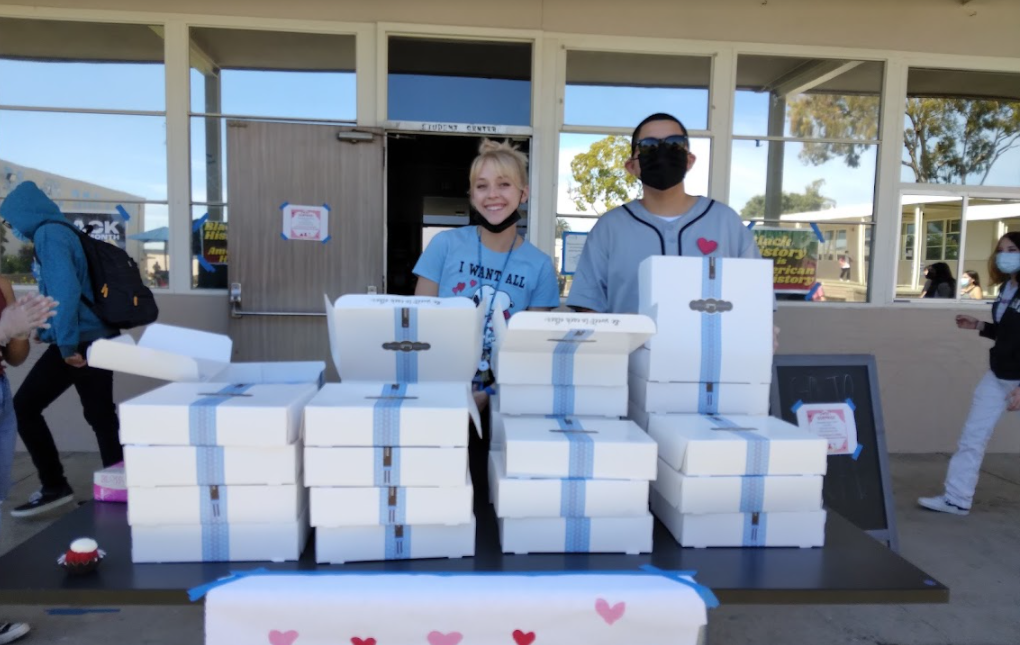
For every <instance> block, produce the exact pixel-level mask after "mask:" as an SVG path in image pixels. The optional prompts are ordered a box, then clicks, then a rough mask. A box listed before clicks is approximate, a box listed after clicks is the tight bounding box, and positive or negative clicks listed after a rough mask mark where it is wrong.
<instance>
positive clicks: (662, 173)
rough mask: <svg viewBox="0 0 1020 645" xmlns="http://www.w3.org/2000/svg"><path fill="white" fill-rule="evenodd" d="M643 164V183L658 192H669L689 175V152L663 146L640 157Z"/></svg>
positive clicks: (644, 152) (639, 159) (641, 154)
mask: <svg viewBox="0 0 1020 645" xmlns="http://www.w3.org/2000/svg"><path fill="white" fill-rule="evenodd" d="M638 161H639V162H640V163H641V183H643V184H645V185H646V186H650V187H652V188H654V189H656V190H669V189H670V188H672V187H674V186H676V185H677V184H679V183H680V182H682V181H683V180H684V176H685V175H686V174H687V151H686V150H684V149H683V148H679V147H677V146H671V145H668V144H661V145H659V146H658V147H656V148H651V149H646V150H645V151H643V152H641V153H640V154H639V155H638Z"/></svg>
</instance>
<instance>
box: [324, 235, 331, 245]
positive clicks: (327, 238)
mask: <svg viewBox="0 0 1020 645" xmlns="http://www.w3.org/2000/svg"><path fill="white" fill-rule="evenodd" d="M332 239H333V236H332V235H327V236H326V237H325V238H323V240H322V243H323V244H325V243H326V242H328V241H330V240H332Z"/></svg>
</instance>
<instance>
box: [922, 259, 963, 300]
mask: <svg viewBox="0 0 1020 645" xmlns="http://www.w3.org/2000/svg"><path fill="white" fill-rule="evenodd" d="M924 277H925V278H926V282H925V283H924V291H922V292H921V297H922V298H955V297H956V279H955V278H953V272H952V271H951V270H950V269H949V265H948V264H946V263H945V262H936V263H935V264H932V265H929V266H928V268H927V269H925V271H924Z"/></svg>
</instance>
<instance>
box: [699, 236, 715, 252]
mask: <svg viewBox="0 0 1020 645" xmlns="http://www.w3.org/2000/svg"><path fill="white" fill-rule="evenodd" d="M717 248H719V243H718V242H716V241H715V240H706V239H705V238H703V237H699V238H698V250H699V251H701V254H702V255H708V254H709V253H711V252H712V251H714V250H716V249H717Z"/></svg>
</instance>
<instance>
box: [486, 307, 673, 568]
mask: <svg viewBox="0 0 1020 645" xmlns="http://www.w3.org/2000/svg"><path fill="white" fill-rule="evenodd" d="M654 332H655V326H654V325H653V324H652V321H651V320H650V319H648V318H647V317H645V316H637V315H631V316H627V315H623V316H617V315H601V314H570V313H561V312H549V313H540V312H522V313H518V314H516V315H515V316H513V317H512V318H511V319H510V323H509V325H508V327H507V328H506V329H505V330H502V331H501V333H499V334H498V338H499V344H498V347H497V350H496V362H495V374H496V381H497V383H499V396H498V401H497V400H494V401H493V404H494V406H498V409H495V407H494V410H493V417H492V435H493V438H492V452H491V453H490V457H489V489H490V495H491V498H492V502H493V505H494V506H495V509H496V516H497V517H498V518H499V533H500V542H501V544H502V548H503V551H504V552H506V553H598V552H622V553H647V552H650V551H651V549H652V527H653V519H652V516H651V515H650V514H649V512H648V483H649V481H650V480H652V479H654V478H655V462H656V446H655V442H654V441H652V440H651V439H650V438H649V437H648V436H647V435H646V434H645V433H644V432H642V431H641V429H640V428H638V427H637V425H636V424H634V423H633V422H632V421H629V420H627V419H621V417H622V416H624V415H625V414H626V411H627V357H628V355H629V354H630V353H631V352H632V351H633V350H634V349H635V348H636V347H638V346H639V345H641V344H642V343H644V342H645V340H647V339H648V338H649V337H650V336H651V335H652V334H653V333H654Z"/></svg>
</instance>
